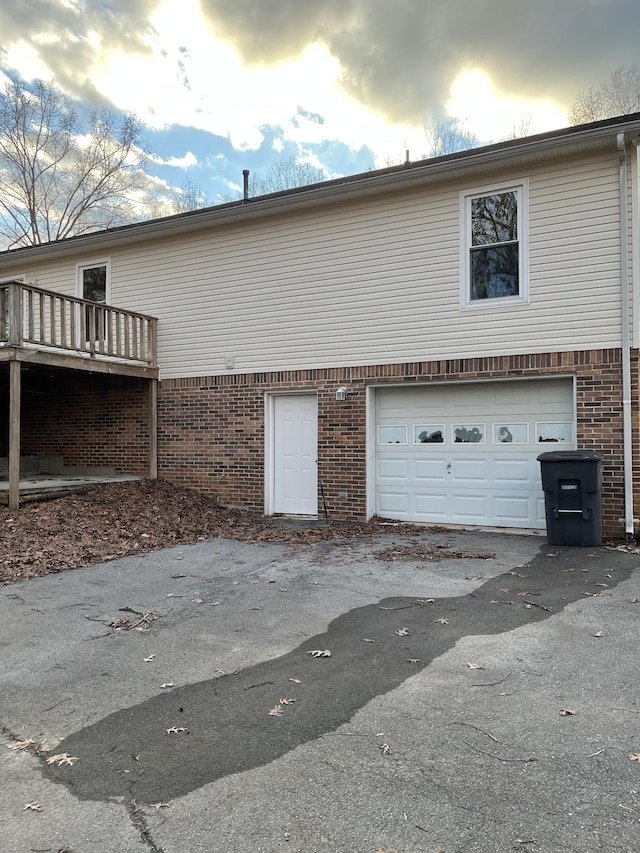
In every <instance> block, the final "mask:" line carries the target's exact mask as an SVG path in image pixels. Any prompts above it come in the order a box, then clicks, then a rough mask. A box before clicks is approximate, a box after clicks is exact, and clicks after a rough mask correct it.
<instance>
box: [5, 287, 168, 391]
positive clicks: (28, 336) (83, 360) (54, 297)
mask: <svg viewBox="0 0 640 853" xmlns="http://www.w3.org/2000/svg"><path fill="white" fill-rule="evenodd" d="M156 328H157V320H156V318H155V317H150V316H148V315H147V314H139V313H136V312H134V311H126V310H124V309H122V308H115V307H114V306H112V305H105V304H103V303H100V302H90V301H89V300H87V299H79V298H77V297H73V296H65V295H64V294H61V293H55V292H54V291H51V290H43V289H42V288H40V287H34V286H33V285H31V284H25V283H23V282H17V281H16V282H10V283H5V284H0V361H22V362H32V363H38V364H51V365H55V366H59V367H70V368H76V369H80V370H91V371H94V372H103V373H120V374H122V375H128V376H143V377H148V378H157V375H158V364H157V352H156Z"/></svg>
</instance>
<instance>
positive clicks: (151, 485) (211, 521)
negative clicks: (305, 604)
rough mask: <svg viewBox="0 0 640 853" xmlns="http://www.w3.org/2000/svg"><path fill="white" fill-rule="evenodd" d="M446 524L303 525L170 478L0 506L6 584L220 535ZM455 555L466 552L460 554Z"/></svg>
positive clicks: (303, 541)
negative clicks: (226, 502) (231, 505)
mask: <svg viewBox="0 0 640 853" xmlns="http://www.w3.org/2000/svg"><path fill="white" fill-rule="evenodd" d="M442 530H443V529H442V528H425V527H418V526H416V525H410V524H397V525H396V524H392V525H389V524H384V523H381V522H380V521H376V520H374V521H372V522H371V523H368V524H360V523H344V522H334V523H329V524H317V525H310V524H309V525H304V526H301V525H298V524H290V523H283V522H282V520H279V519H276V518H265V517H263V516H259V515H255V514H252V513H249V512H245V511H242V510H237V509H228V508H225V507H222V506H220V505H219V504H217V503H216V502H215V501H214V500H212V499H211V498H208V497H207V496H205V495H202V494H200V493H198V492H195V491H191V490H189V489H183V488H179V487H177V486H174V485H172V484H171V483H168V482H166V481H163V480H145V481H139V482H132V483H112V484H109V485H104V486H101V487H99V488H97V489H95V490H93V491H90V492H86V493H84V494H75V495H68V496H66V497H63V498H58V499H57V500H52V501H46V502H41V503H29V504H25V505H23V506H22V507H21V509H20V510H18V511H13V510H9V509H6V508H4V507H2V508H0V583H6V582H8V581H17V580H24V579H25V578H32V577H38V576H40V575H45V574H49V573H52V572H62V571H65V570H67V569H74V568H79V567H81V566H89V565H93V564H94V563H102V562H107V561H109V560H114V559H116V558H117V557H126V556H128V555H131V554H142V553H145V552H148V551H156V550H159V549H160V548H169V547H172V546H174V545H186V544H191V543H194V542H198V541H202V540H205V539H210V538H213V537H216V536H222V537H225V538H228V539H237V540H241V541H244V542H288V543H291V544H292V545H295V544H300V545H308V544H313V543H316V542H323V541H324V542H330V541H341V540H342V541H344V540H354V539H359V538H365V537H371V536H372V535H380V534H385V533H386V534H389V533H394V534H420V535H424V534H425V532H430V533H435V532H438V531H439V532H442ZM428 548H429V549H430V551H431V552H432V554H433V556H432V557H431V559H435V558H438V559H444V558H445V557H446V556H447V553H448V552H447V550H446V549H443V548H437V549H436V548H435V546H433V547H432V546H428ZM417 550H420V555H419V556H418V555H416V556H414V557H412V556H411V555H410V554H408V553H407V554H404V555H403V557H402V559H427V558H426V557H425V554H424V547H422V546H420V548H418V549H417ZM436 554H437V555H438V556H437V557H436V556H435V555H436ZM455 556H456V557H460V556H463V554H462V553H460V552H456V554H455ZM465 556H469V557H473V556H476V555H475V554H471V553H469V554H468V555H465ZM382 559H394V557H389V556H385V557H382ZM395 559H399V557H395Z"/></svg>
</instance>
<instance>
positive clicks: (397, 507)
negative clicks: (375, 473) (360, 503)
mask: <svg viewBox="0 0 640 853" xmlns="http://www.w3.org/2000/svg"><path fill="white" fill-rule="evenodd" d="M378 513H394V514H397V515H394V518H396V517H397V518H406V517H408V515H409V495H408V494H407V493H406V492H385V491H383V492H380V504H379V508H378Z"/></svg>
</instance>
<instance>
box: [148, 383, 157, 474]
mask: <svg viewBox="0 0 640 853" xmlns="http://www.w3.org/2000/svg"><path fill="white" fill-rule="evenodd" d="M149 477H150V479H152V480H156V479H157V478H158V380H157V379H150V380H149Z"/></svg>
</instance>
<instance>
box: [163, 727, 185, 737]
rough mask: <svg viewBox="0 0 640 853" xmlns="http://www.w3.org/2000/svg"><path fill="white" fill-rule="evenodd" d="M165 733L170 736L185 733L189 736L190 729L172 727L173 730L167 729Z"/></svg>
mask: <svg viewBox="0 0 640 853" xmlns="http://www.w3.org/2000/svg"><path fill="white" fill-rule="evenodd" d="M165 731H166V732H167V734H168V735H177V734H180V733H181V732H184V733H185V734H189V729H187V728H185V727H184V726H171V728H169V729H165Z"/></svg>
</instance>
